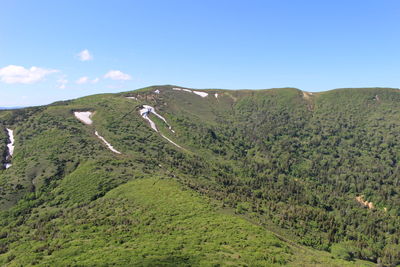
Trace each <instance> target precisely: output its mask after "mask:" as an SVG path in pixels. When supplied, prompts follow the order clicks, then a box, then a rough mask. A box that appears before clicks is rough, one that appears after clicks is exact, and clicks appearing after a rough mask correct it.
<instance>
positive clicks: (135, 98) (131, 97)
mask: <svg viewBox="0 0 400 267" xmlns="http://www.w3.org/2000/svg"><path fill="white" fill-rule="evenodd" d="M126 98H129V99H133V100H138V99H137V97H134V96H127V97H126Z"/></svg>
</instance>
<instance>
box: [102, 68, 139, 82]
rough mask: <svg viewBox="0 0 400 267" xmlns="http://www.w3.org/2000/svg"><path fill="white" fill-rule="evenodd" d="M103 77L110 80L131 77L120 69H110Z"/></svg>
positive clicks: (123, 79)
mask: <svg viewBox="0 0 400 267" xmlns="http://www.w3.org/2000/svg"><path fill="white" fill-rule="evenodd" d="M104 78H108V79H112V80H121V81H127V80H131V79H132V77H131V76H130V75H129V74H126V73H123V72H122V71H119V70H110V71H109V72H107V73H106V74H105V75H104Z"/></svg>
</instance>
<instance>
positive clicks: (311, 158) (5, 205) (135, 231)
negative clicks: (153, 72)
mask: <svg viewBox="0 0 400 267" xmlns="http://www.w3.org/2000/svg"><path fill="white" fill-rule="evenodd" d="M173 88H175V87H174V86H154V87H148V88H144V89H141V90H137V91H132V92H124V93H120V94H102V95H94V96H88V97H84V98H80V99H76V100H71V101H63V102H58V103H54V104H52V105H49V106H43V107H36V108H27V109H21V110H14V111H0V121H1V125H2V126H1V125H0V126H1V127H3V128H4V127H9V128H12V129H14V130H15V138H16V142H15V145H16V148H15V154H14V156H13V158H12V163H13V166H12V167H11V168H9V169H7V170H0V210H2V212H1V214H0V215H1V217H0V218H1V219H0V224H1V225H2V229H4V230H3V232H2V233H1V234H0V252H1V254H0V258H1V259H2V261H3V263H4V264H5V263H6V262H9V263H8V264H10V265H11V266H13V265H15V266H18V265H19V264H21V265H29V264H36V263H37V264H42V265H43V266H46V265H49V266H53V265H68V264H72V265H73V264H74V263H73V262H74V261H75V262H81V263H82V264H83V265H85V266H86V265H101V264H104V265H107V264H108V265H110V264H117V265H126V264H128V263H129V264H138V265H140V264H142V265H146V264H147V265H157V264H164V265H168V264H170V265H172V263H173V262H175V263H180V264H182V265H185V264H186V265H210V266H211V265H213V264H216V263H222V264H223V265H229V264H232V265H248V266H255V265H261V266H263V265H268V264H286V265H288V264H289V265H290V264H292V265H293V266H301V265H303V266H310V265H311V266H312V265H318V264H320V265H322V266H344V265H345V264H349V265H359V266H360V265H365V264H367V263H366V262H356V261H355V259H363V260H367V261H369V262H375V263H377V262H379V263H380V264H382V265H384V266H394V265H396V264H399V263H400V254H399V253H400V247H399V246H400V245H399V238H400V230H399V229H400V220H399V216H400V213H399V212H400V210H399V204H400V198H399V190H400V189H399V188H400V187H399V185H400V184H399V181H400V176H399V175H400V174H399V172H398V167H397V162H398V160H399V156H400V142H399V141H398V138H397V136H398V134H399V132H400V122H399V120H398V118H399V115H400V114H399V112H400V108H399V105H398V104H399V103H400V95H399V92H398V91H397V90H394V89H385V88H368V89H340V90H333V91H329V92H324V93H313V94H311V93H306V92H303V91H301V90H298V89H294V88H282V89H270V90H258V91H252V90H238V91H228V90H217V89H215V90H214V89H213V90H211V89H210V90H199V91H202V92H207V93H208V96H206V97H201V96H199V95H196V94H195V93H193V92H187V91H182V90H174V89H173ZM179 88H180V87H179ZM180 89H182V88H180ZM156 90H159V93H157V92H156ZM190 90H192V89H190ZM127 97H130V98H127ZM133 97H134V98H133ZM144 104H145V105H151V106H153V107H154V108H155V110H156V112H158V113H159V114H160V115H162V116H163V117H164V118H165V119H166V121H167V123H168V124H166V123H165V122H164V121H163V120H162V119H160V118H158V117H157V116H155V115H154V114H150V115H149V117H150V119H151V120H153V121H154V122H155V124H156V127H157V129H158V130H159V132H156V131H154V130H152V129H151V128H150V126H149V124H148V122H147V121H146V120H144V119H143V118H142V117H141V116H140V114H139V110H140V109H141V108H142V105H144ZM75 111H91V112H93V116H92V120H93V124H92V125H85V124H83V123H82V122H81V121H79V120H78V119H77V118H75V117H74V112H75ZM169 125H170V126H171V127H172V130H173V131H172V130H171V129H169V127H168V126H169ZM95 131H97V132H98V133H99V134H101V136H103V137H104V138H105V139H106V140H107V141H108V142H110V143H111V144H112V145H113V146H114V147H115V149H117V150H118V151H120V152H121V153H122V154H120V155H119V154H115V153H113V152H112V151H110V150H109V149H108V148H107V146H106V145H105V144H104V143H103V142H102V141H101V140H99V139H98V138H97V136H96V135H95ZM163 136H164V137H166V138H169V139H170V141H173V142H175V143H176V144H178V145H179V146H180V147H182V148H179V147H177V146H175V145H174V144H172V143H171V142H170V141H168V140H167V139H166V138H164V137H163ZM6 139H7V136H6V133H5V131H3V134H2V135H0V142H1V140H3V142H2V143H3V146H1V149H2V150H3V151H6V148H5V144H6V143H5V141H6ZM149 185H151V186H149ZM360 197H362V199H363V200H366V201H368V202H372V203H373V208H372V209H368V208H367V207H365V205H364V204H362V203H360V202H359V201H357V199H359V198H360ZM194 207H195V208H194ZM228 211H233V212H228ZM135 214H136V216H135ZM137 217H140V220H139V219H138V220H137V219H136V218H137ZM125 224H126V225H125ZM207 225H213V227H207ZM193 226H196V227H193ZM214 226H215V227H214ZM204 229H207V231H206V230H204ZM235 229H236V230H237V229H240V231H236V230H235ZM271 231H272V232H273V233H275V234H276V235H277V236H279V239H277V237H276V236H275V235H274V234H272V232H271ZM22 233H23V234H22ZM128 237H129V238H128ZM131 237H132V238H133V237H134V238H133V239H130V238H131ZM203 237H204V238H206V241H204V239H203ZM244 237H246V238H244ZM136 238H137V239H136ZM133 240H137V242H134V241H133ZM120 242H121V243H120ZM226 243H227V244H226ZM182 244H184V246H183V245H182ZM29 247H32V249H29ZM306 247H312V248H313V249H312V248H306ZM316 249H317V250H316ZM22 251H25V254H26V255H25V256H23V255H22ZM99 255H103V256H102V257H100V256H99ZM133 255H135V256H133ZM142 256H144V257H142ZM340 259H341V260H340ZM342 260H347V261H342ZM92 262H95V263H97V264H94V263H93V264H92ZM67 263H68V264H67Z"/></svg>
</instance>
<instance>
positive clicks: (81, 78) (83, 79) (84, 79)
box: [76, 76, 89, 84]
mask: <svg viewBox="0 0 400 267" xmlns="http://www.w3.org/2000/svg"><path fill="white" fill-rule="evenodd" d="M88 81H89V78H88V77H86V76H83V77H80V78H79V79H78V80H77V81H76V83H77V84H84V83H87V82H88Z"/></svg>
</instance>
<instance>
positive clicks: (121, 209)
mask: <svg viewBox="0 0 400 267" xmlns="http://www.w3.org/2000/svg"><path fill="white" fill-rule="evenodd" d="M89 165H90V164H89ZM85 167H86V166H84V167H82V168H85ZM73 175H77V173H75V174H73ZM82 175H83V176H82V177H81V178H84V177H86V176H87V174H86V173H84V172H83V173H82ZM77 186H82V184H79V183H78V184H77ZM213 203H214V204H213ZM33 214H38V215H37V216H39V214H40V217H42V221H43V220H44V219H43V218H47V220H48V221H47V223H46V224H40V221H39V222H37V221H36V224H35V223H34V222H35V219H33V218H31V219H30V220H28V221H27V225H30V224H31V223H32V224H31V226H32V228H30V227H26V226H25V227H22V228H21V229H20V230H21V231H23V232H24V235H21V239H20V240H18V241H17V242H15V243H14V244H13V245H12V246H10V249H9V251H8V252H7V253H5V254H2V255H0V263H1V264H2V265H4V266H20V265H22V266H30V265H37V266H75V265H77V266H110V265H114V266H115V265H117V266H277V265H287V264H289V265H293V266H302V265H303V266H311V265H312V264H320V266H322V264H329V266H345V265H346V264H347V265H349V266H356V264H353V263H349V262H345V261H341V260H333V259H330V258H329V257H328V254H327V253H325V254H324V253H318V254H313V253H311V252H310V251H308V250H307V249H304V248H302V253H301V255H302V256H300V254H299V253H298V251H296V249H295V248H294V247H291V246H290V245H288V244H287V243H285V242H283V241H280V240H279V239H278V238H276V237H275V236H274V235H273V234H272V233H270V232H268V231H266V230H265V229H263V228H261V227H259V226H256V225H253V224H251V223H249V222H248V221H246V220H245V219H242V218H239V217H237V216H235V215H229V214H223V213H220V212H219V211H218V208H217V207H216V204H215V202H211V201H210V200H207V199H206V198H204V197H202V196H200V195H199V194H197V193H195V192H193V191H191V190H188V189H185V188H183V187H182V186H181V185H180V184H179V183H177V182H176V181H174V180H166V179H157V178H147V179H139V180H135V181H131V182H128V183H126V184H124V185H121V186H119V187H117V188H115V189H113V190H111V191H110V192H109V193H107V194H106V195H105V196H104V197H103V198H100V199H98V200H96V201H94V202H92V203H91V204H90V205H87V206H79V207H74V208H69V209H66V210H57V209H53V210H52V209H45V210H43V209H36V210H34V211H33ZM33 217H35V216H33ZM37 223H39V224H37ZM33 226H35V227H33ZM359 266H362V265H359ZM363 266H367V265H363Z"/></svg>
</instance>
